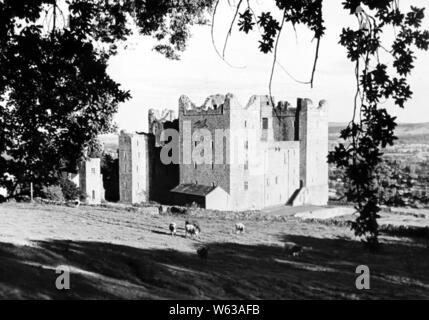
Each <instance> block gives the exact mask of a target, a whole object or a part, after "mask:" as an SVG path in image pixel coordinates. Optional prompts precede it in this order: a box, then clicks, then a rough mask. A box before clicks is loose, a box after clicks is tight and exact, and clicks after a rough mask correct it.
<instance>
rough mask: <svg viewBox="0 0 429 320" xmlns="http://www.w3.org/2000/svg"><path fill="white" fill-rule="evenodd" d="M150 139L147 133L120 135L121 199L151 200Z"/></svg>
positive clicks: (140, 201)
mask: <svg viewBox="0 0 429 320" xmlns="http://www.w3.org/2000/svg"><path fill="white" fill-rule="evenodd" d="M148 151H149V139H148V136H147V135H146V134H138V133H136V134H128V133H126V132H124V131H121V135H120V136H119V194H120V201H121V202H126V203H142V202H146V201H148V200H149V196H148V195H149V191H150V190H149V178H150V177H149V164H148V157H149V155H148Z"/></svg>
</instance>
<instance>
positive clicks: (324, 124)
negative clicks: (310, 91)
mask: <svg viewBox="0 0 429 320" xmlns="http://www.w3.org/2000/svg"><path fill="white" fill-rule="evenodd" d="M298 112H299V140H300V181H301V187H302V188H306V191H307V197H306V199H305V201H304V202H305V203H307V204H313V205H326V204H327V203H328V190H329V189H328V158H327V157H328V106H327V103H326V101H324V100H322V101H321V102H320V103H319V105H318V106H314V105H313V103H312V101H311V100H309V99H298Z"/></svg>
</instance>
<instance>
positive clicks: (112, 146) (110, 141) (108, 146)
mask: <svg viewBox="0 0 429 320" xmlns="http://www.w3.org/2000/svg"><path fill="white" fill-rule="evenodd" d="M98 139H99V140H100V142H101V143H102V144H103V145H104V150H106V151H109V152H116V150H118V146H119V136H118V135H117V134H102V135H100V136H99V137H98Z"/></svg>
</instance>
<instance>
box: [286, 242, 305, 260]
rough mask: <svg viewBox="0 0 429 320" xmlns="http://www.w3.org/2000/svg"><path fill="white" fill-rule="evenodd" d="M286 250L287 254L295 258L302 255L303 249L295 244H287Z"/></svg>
mask: <svg viewBox="0 0 429 320" xmlns="http://www.w3.org/2000/svg"><path fill="white" fill-rule="evenodd" d="M284 250H285V253H286V254H288V255H290V256H293V257H298V256H299V255H301V253H302V251H303V248H302V247H301V246H299V245H297V244H295V243H292V242H286V243H285V247H284Z"/></svg>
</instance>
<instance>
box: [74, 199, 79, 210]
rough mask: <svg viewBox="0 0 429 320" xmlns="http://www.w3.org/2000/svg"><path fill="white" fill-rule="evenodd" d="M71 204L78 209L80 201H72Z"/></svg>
mask: <svg viewBox="0 0 429 320" xmlns="http://www.w3.org/2000/svg"><path fill="white" fill-rule="evenodd" d="M73 204H74V206H75V208H79V206H80V200H79V199H76V200H74V201H73Z"/></svg>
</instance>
